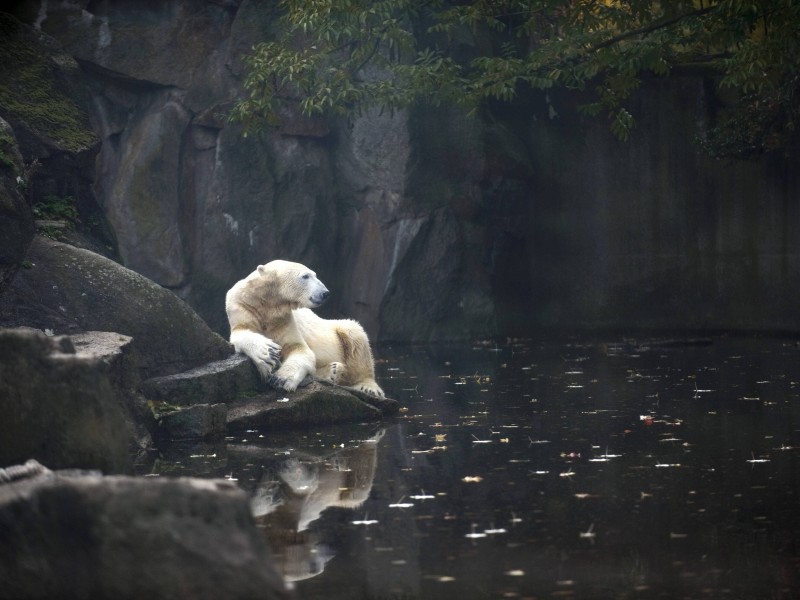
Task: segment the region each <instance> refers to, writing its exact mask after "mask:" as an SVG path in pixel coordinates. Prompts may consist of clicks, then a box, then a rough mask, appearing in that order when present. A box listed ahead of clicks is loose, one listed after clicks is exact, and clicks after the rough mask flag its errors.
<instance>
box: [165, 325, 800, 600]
mask: <svg viewBox="0 0 800 600" xmlns="http://www.w3.org/2000/svg"><path fill="white" fill-rule="evenodd" d="M684 342H685V340H683V341H681V342H680V343H671V342H669V341H667V340H648V341H633V340H628V341H625V340H613V341H612V342H611V343H600V342H595V341H591V342H589V341H579V340H574V339H573V340H566V341H565V340H561V341H557V342H554V341H548V342H539V341H531V340H523V341H509V342H506V343H494V342H487V343H476V344H459V345H446V346H426V347H411V346H404V347H385V348H380V349H379V350H378V352H377V354H378V355H379V356H380V362H379V364H378V378H379V381H380V383H381V385H382V386H383V387H384V389H385V390H386V392H387V394H388V395H390V396H392V397H394V398H397V399H399V400H400V402H401V404H402V406H403V411H402V412H401V413H400V415H399V416H398V418H396V419H394V420H392V421H390V422H387V423H384V424H383V425H381V426H377V425H369V424H356V425H352V426H347V427H331V428H317V429H313V430H308V431H301V432H293V433H288V434H281V435H274V434H269V433H266V432H258V431H250V432H247V433H246V434H244V435H242V436H237V437H235V438H231V439H229V440H227V443H225V444H218V445H216V446H197V447H194V448H191V449H186V448H184V447H180V446H176V447H174V448H167V449H165V450H164V452H163V455H162V456H161V458H160V459H159V460H158V461H157V462H156V464H155V465H153V466H152V472H153V473H156V474H174V473H181V474H194V475H200V476H214V477H221V476H225V477H228V478H231V479H235V480H237V481H238V482H239V484H240V485H241V486H242V487H243V488H244V489H246V490H247V491H248V492H249V493H250V494H251V496H252V498H253V510H254V514H255V515H256V518H257V520H258V522H259V524H260V526H261V527H263V530H264V533H265V536H267V538H268V540H269V541H270V543H271V545H272V547H273V548H274V550H275V553H276V555H277V557H278V564H279V566H280V568H281V570H282V572H283V573H284V575H285V576H286V577H287V579H288V580H290V581H292V582H293V585H294V586H295V588H296V590H297V592H298V596H299V597H300V598H325V599H326V600H329V599H332V598H333V599H335V598H437V599H439V598H459V599H462V600H463V599H466V598H554V597H555V598H563V597H575V598H773V599H774V598H787V599H788V598H798V597H800V510H798V508H799V507H800V502H799V501H800V489H798V486H799V482H800V461H799V460H798V457H799V456H800V400H799V399H798V396H800V349H799V348H798V347H797V345H796V344H795V343H794V342H793V341H792V342H789V341H786V340H774V339H757V338H748V339H739V338H724V337H723V338H714V339H709V340H693V341H691V343H690V344H686V343H684Z"/></svg>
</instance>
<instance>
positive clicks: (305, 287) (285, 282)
mask: <svg viewBox="0 0 800 600" xmlns="http://www.w3.org/2000/svg"><path fill="white" fill-rule="evenodd" d="M257 272H258V275H259V280H260V283H261V284H263V288H264V295H265V297H268V298H272V299H275V300H279V301H282V302H286V303H288V304H291V305H292V307H293V308H316V307H318V306H320V305H321V304H322V303H323V302H325V300H327V299H328V296H330V295H331V293H330V292H329V291H328V288H326V287H325V284H324V283H322V282H321V281H320V280H319V279H317V274H316V273H314V271H312V270H311V269H309V268H308V267H306V266H304V265H301V264H300V263H294V262H289V261H286V260H273V261H271V262H268V263H267V264H265V265H259V267H258V269H257Z"/></svg>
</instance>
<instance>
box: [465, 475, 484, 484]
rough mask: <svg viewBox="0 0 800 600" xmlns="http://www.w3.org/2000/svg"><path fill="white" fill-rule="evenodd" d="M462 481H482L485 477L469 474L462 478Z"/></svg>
mask: <svg viewBox="0 0 800 600" xmlns="http://www.w3.org/2000/svg"><path fill="white" fill-rule="evenodd" d="M461 481H463V482H464V483H480V482H481V481H483V477H481V476H480V475H467V476H466V477H464V478H462V479H461Z"/></svg>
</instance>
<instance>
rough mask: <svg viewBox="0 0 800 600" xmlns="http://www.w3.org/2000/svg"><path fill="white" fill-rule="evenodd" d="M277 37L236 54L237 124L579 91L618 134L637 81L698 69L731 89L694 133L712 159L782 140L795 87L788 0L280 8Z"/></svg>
mask: <svg viewBox="0 0 800 600" xmlns="http://www.w3.org/2000/svg"><path fill="white" fill-rule="evenodd" d="M279 5H280V8H281V9H282V11H283V15H282V17H281V23H282V34H281V35H280V36H279V37H278V38H276V39H274V40H270V41H265V42H263V43H261V44H258V45H257V46H255V47H254V48H253V52H252V54H250V55H249V56H247V57H246V63H247V66H248V67H249V74H248V76H247V79H246V81H245V89H246V91H247V95H246V97H244V98H242V99H241V100H240V101H239V102H238V103H237V104H236V106H235V108H234V110H233V111H232V118H234V119H236V120H240V121H243V122H244V123H245V124H246V126H247V128H248V130H253V129H257V128H258V127H260V126H263V125H264V124H268V125H274V124H276V123H277V122H278V117H277V114H278V111H279V109H280V106H281V104H285V103H289V104H293V105H296V106H297V107H298V108H299V110H300V111H302V113H304V114H306V115H347V114H352V113H354V112H358V111H361V110H364V109H367V108H372V107H381V108H384V109H389V110H392V109H397V108H403V107H408V106H411V105H413V104H415V103H419V102H428V103H432V104H439V103H452V104H456V105H460V106H463V107H465V108H466V109H468V110H475V109H476V108H477V107H479V106H481V104H482V103H483V102H484V101H486V100H487V99H494V100H500V101H512V100H514V98H516V97H517V96H518V94H519V93H520V92H521V91H522V90H523V89H526V88H527V89H539V90H542V89H548V88H551V87H554V86H561V87H564V88H567V89H574V90H584V91H588V92H590V93H591V95H592V96H593V100H592V101H590V102H589V103H587V104H584V105H583V106H582V110H583V111H584V112H585V113H586V114H589V115H601V114H605V115H606V116H607V117H608V119H609V121H610V126H611V129H612V131H613V132H614V133H615V135H616V136H617V137H619V138H620V139H626V138H627V137H628V135H629V133H630V131H631V129H632V128H633V127H634V126H635V119H634V116H633V114H631V112H629V110H628V108H627V107H626V104H625V103H626V100H627V99H628V98H629V97H630V94H631V93H632V92H633V91H634V90H635V89H636V88H637V87H638V86H639V84H640V81H641V79H642V77H645V76H667V75H669V74H670V73H671V72H674V71H675V70H676V69H687V68H691V69H701V70H702V72H704V73H708V74H711V75H713V76H715V77H716V78H717V80H718V82H719V85H721V86H724V87H725V86H727V87H730V88H732V89H734V90H736V91H737V92H739V93H740V94H741V98H740V101H739V103H738V105H737V106H736V107H735V109H734V110H733V111H732V112H731V113H730V114H728V115H727V116H726V117H724V118H723V119H721V121H720V123H719V124H718V126H717V127H716V129H714V130H712V131H711V132H709V135H708V137H707V138H706V139H705V145H706V148H707V149H708V150H709V152H711V153H712V154H719V155H726V156H749V155H752V154H759V153H762V152H764V151H768V150H772V149H775V148H780V147H782V146H784V145H785V143H786V142H787V141H788V139H789V138H790V137H791V135H792V134H793V132H794V130H795V127H796V125H795V123H796V120H797V92H798V87H800V80H799V79H798V75H797V65H798V64H800V2H797V1H796V0H761V1H758V0H721V1H714V0H672V1H670V2H664V1H656V0H471V1H468V0H465V1H457V0H452V1H450V2H446V1H444V0H429V1H424V0H382V1H377V2H376V1H370V0H280V2H279Z"/></svg>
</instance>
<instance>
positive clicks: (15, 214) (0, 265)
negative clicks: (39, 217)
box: [0, 118, 34, 293]
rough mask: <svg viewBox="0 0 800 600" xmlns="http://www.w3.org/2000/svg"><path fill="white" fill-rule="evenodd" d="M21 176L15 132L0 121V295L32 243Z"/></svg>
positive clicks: (31, 232)
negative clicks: (21, 187) (21, 189)
mask: <svg viewBox="0 0 800 600" xmlns="http://www.w3.org/2000/svg"><path fill="white" fill-rule="evenodd" d="M22 173H23V163H22V155H21V154H20V152H19V147H18V146H17V140H16V139H15V137H14V132H13V130H12V129H11V126H10V125H9V124H8V123H6V122H5V121H4V120H3V119H2V118H0V293H2V291H3V289H4V288H5V287H6V285H7V284H8V282H9V281H11V278H12V277H13V276H14V274H15V273H16V272H17V269H19V266H20V264H22V260H23V258H24V257H25V253H26V252H27V251H28V245H29V244H30V242H31V240H32V239H33V232H34V225H33V211H32V210H31V207H30V205H29V204H28V202H27V201H26V199H25V198H24V196H23V195H22V193H21V191H20V185H21V183H22ZM17 178H19V179H17Z"/></svg>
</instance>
